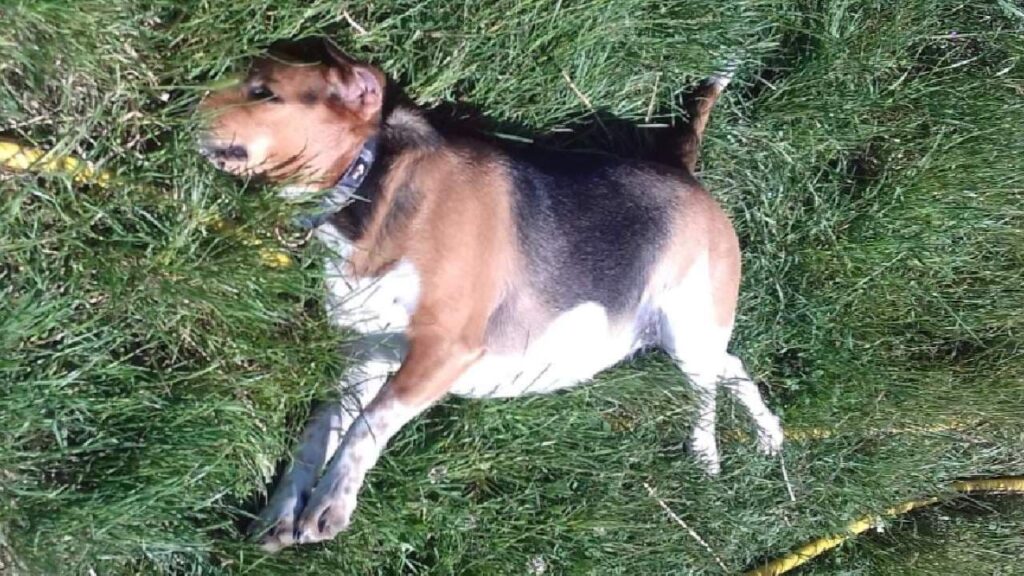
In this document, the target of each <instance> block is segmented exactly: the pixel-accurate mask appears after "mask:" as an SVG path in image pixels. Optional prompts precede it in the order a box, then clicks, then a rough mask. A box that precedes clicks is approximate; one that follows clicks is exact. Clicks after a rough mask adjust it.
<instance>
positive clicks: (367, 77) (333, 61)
mask: <svg viewBox="0 0 1024 576" xmlns="http://www.w3.org/2000/svg"><path fill="white" fill-rule="evenodd" d="M324 47H325V49H326V53H327V56H328V57H327V66H328V68H327V85H328V97H330V98H336V99H337V100H338V101H339V102H341V103H342V104H343V105H344V106H345V107H346V108H348V109H350V110H352V111H353V112H355V113H356V114H358V115H359V116H360V117H362V118H364V119H367V120H369V119H370V118H372V117H374V116H376V115H377V114H379V113H380V109H381V106H382V105H383V103H384V82H385V81H384V74H383V73H381V71H380V70H377V69H376V68H374V67H372V66H368V65H365V64H360V63H359V62H356V61H354V60H352V59H351V58H349V57H348V56H347V55H345V53H343V52H342V51H341V50H339V49H338V47H337V46H335V44H334V43H333V42H331V41H330V40H326V39H325V40H324Z"/></svg>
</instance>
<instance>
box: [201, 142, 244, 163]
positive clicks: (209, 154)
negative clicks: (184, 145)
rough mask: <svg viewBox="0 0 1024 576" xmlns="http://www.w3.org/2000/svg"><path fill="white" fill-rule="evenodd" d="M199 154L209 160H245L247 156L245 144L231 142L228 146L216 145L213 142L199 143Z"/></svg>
mask: <svg viewBox="0 0 1024 576" xmlns="http://www.w3.org/2000/svg"><path fill="white" fill-rule="evenodd" d="M199 154H201V155H202V156H203V157H205V158H207V159H209V160H245V159H247V158H248V157H249V153H248V152H247V151H246V149H245V146H239V145H237V144H232V145H230V146H216V145H213V144H200V145H199Z"/></svg>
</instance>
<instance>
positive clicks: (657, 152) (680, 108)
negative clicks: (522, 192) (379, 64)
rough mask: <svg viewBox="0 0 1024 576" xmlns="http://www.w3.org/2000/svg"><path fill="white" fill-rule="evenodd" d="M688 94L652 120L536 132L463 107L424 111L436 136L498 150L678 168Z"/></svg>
mask: <svg viewBox="0 0 1024 576" xmlns="http://www.w3.org/2000/svg"><path fill="white" fill-rule="evenodd" d="M690 94H691V92H687V93H685V94H684V95H682V96H680V97H679V98H678V99H677V101H676V103H675V104H674V105H672V106H665V107H663V108H661V109H658V110H655V111H653V113H652V114H651V115H650V118H651V119H652V120H650V121H643V122H639V121H637V120H634V119H627V118H623V117H621V116H618V115H616V114H614V113H612V112H610V111H608V110H606V109H598V110H595V111H593V112H591V113H589V114H588V115H587V116H585V117H582V118H580V119H577V120H569V121H566V122H562V123H557V124H555V125H554V126H553V127H549V128H547V129H538V128H537V127H533V126H528V125H526V124H523V123H519V122H514V121H508V120H499V119H495V118H493V117H491V116H488V115H487V114H486V113H484V112H483V111H482V110H480V108H478V107H476V106H475V105H473V104H471V103H467V102H461V101H460V102H444V103H440V104H437V105H435V106H432V107H429V108H426V109H425V112H426V114H427V117H428V119H429V120H430V122H431V124H432V125H434V126H435V127H437V128H438V129H439V130H440V131H441V132H442V133H444V134H449V135H458V136H469V137H473V138H477V139H483V140H486V141H488V142H490V143H492V144H494V145H496V146H498V147H500V148H503V149H512V150H514V149H517V148H523V147H528V146H534V147H541V148H545V149H550V150H561V151H570V152H587V153H594V154H606V155H614V156H618V157H621V158H628V159H633V160H643V161H650V162H658V163H662V164H667V165H670V166H675V167H679V166H680V165H681V163H680V157H681V156H680V148H679V143H680V140H681V138H682V136H683V132H684V130H685V129H686V127H687V126H688V124H687V120H688V119H687V118H686V108H685V104H686V103H687V102H689V99H690Z"/></svg>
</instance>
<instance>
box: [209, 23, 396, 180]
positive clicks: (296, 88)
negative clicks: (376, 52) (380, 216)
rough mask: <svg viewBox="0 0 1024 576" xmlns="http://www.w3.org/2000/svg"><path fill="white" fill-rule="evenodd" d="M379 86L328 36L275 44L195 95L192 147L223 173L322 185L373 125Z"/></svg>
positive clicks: (380, 79)
mask: <svg viewBox="0 0 1024 576" xmlns="http://www.w3.org/2000/svg"><path fill="white" fill-rule="evenodd" d="M385 86H386V80H385V77H384V75H383V74H382V73H381V72H380V70H378V69H376V68H374V67H372V66H368V65H366V64H362V63H359V62H356V61H354V60H352V59H351V58H349V57H348V56H346V55H345V54H343V53H342V52H341V51H340V50H338V48H337V47H336V46H335V45H334V44H333V43H331V42H330V41H329V40H325V39H320V38H315V39H304V40H298V41H285V42H277V43H275V44H274V45H273V46H271V48H270V50H269V52H268V54H267V55H266V56H263V57H260V58H257V59H255V60H254V61H253V63H252V65H251V66H250V69H249V72H248V74H247V75H246V76H245V79H244V80H242V81H240V82H238V83H236V84H234V85H232V86H229V87H226V88H222V89H219V90H216V91H213V92H211V93H210V94H209V95H207V96H206V97H205V98H204V99H203V101H202V103H201V104H200V106H199V109H200V112H201V114H202V116H203V119H204V122H205V126H204V128H205V130H204V132H203V135H202V137H201V139H200V152H201V153H202V154H203V155H204V156H206V157H207V158H208V159H209V160H210V161H211V162H212V163H213V164H214V165H215V166H217V168H220V169H221V170H224V171H226V172H229V173H231V174H236V175H263V176H266V177H267V178H268V179H270V180H271V181H278V182H281V181H286V180H287V181H290V182H292V183H294V184H301V185H309V186H316V185H330V184H332V183H333V182H331V181H330V180H331V179H337V178H338V177H340V174H341V173H342V172H343V171H344V169H345V167H346V166H347V165H348V163H349V162H351V161H352V159H353V158H355V156H356V155H357V154H358V152H359V149H360V147H361V146H362V144H363V142H365V141H366V139H367V138H368V137H369V136H370V135H372V134H373V133H374V132H375V131H376V130H377V129H378V126H379V124H380V115H381V107H382V104H383V101H384V89H385Z"/></svg>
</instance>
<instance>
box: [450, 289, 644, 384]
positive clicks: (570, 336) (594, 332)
mask: <svg viewBox="0 0 1024 576" xmlns="http://www.w3.org/2000/svg"><path fill="white" fill-rule="evenodd" d="M642 344H643V342H642V339H641V338H640V334H639V333H638V331H637V330H636V327H635V326H634V325H633V323H624V324H623V325H619V323H613V322H610V321H609V319H608V315H607V313H606V311H605V309H604V308H603V307H602V306H600V305H599V304H596V303H593V302H587V303H584V304H581V305H579V306H576V307H575V308H573V309H572V310H569V311H568V312H565V313H563V314H562V315H560V316H558V317H557V318H555V319H554V320H553V321H552V322H551V323H550V324H549V325H548V326H547V327H546V328H545V329H544V331H543V333H542V334H540V335H539V336H538V337H535V338H532V339H530V340H529V344H527V345H526V346H525V347H524V348H523V349H522V350H520V351H501V352H490V351H489V352H487V353H485V354H484V356H483V357H482V358H481V359H480V360H479V361H478V362H477V363H475V364H474V365H473V366H472V367H470V368H469V370H468V371H467V372H466V373H465V374H463V375H462V376H461V377H460V378H459V379H458V380H457V381H456V382H455V384H454V385H453V386H452V389H451V392H452V394H456V395H459V396H467V397H473V398H501V397H511V396H521V395H524V394H543V393H545V392H552V391H554V390H558V389H560V388H566V387H569V386H572V385H574V384H577V383H579V382H582V381H585V380H589V379H591V378H593V377H594V376H595V375H596V374H597V373H598V372H600V371H602V370H604V369H606V368H609V367H611V366H612V365H614V364H616V363H618V362H619V361H621V360H622V359H623V358H626V357H627V356H629V355H630V354H632V353H633V352H635V351H636V350H637V349H639V348H640V347H641V346H642Z"/></svg>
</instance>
